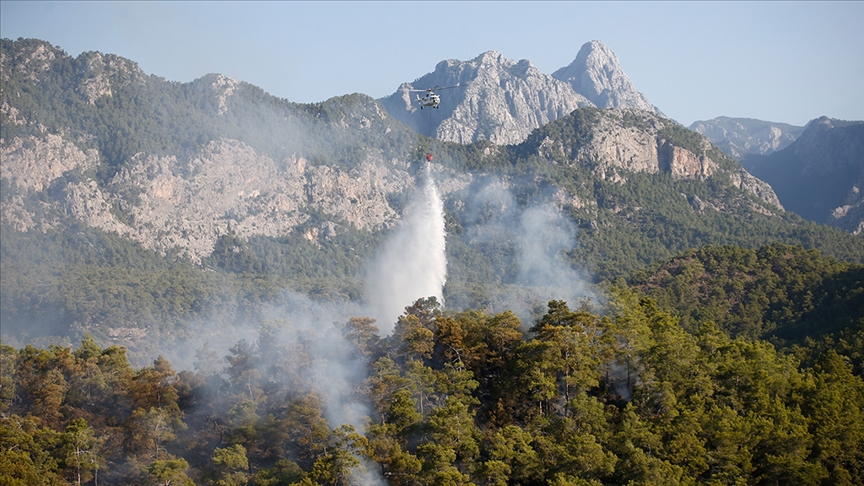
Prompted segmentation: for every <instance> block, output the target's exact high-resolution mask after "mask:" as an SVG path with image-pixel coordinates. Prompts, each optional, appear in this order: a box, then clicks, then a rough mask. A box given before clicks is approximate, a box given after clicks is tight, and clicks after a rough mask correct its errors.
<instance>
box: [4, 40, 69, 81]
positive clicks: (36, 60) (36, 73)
mask: <svg viewBox="0 0 864 486" xmlns="http://www.w3.org/2000/svg"><path fill="white" fill-rule="evenodd" d="M6 42H8V41H6ZM13 46H14V48H12V49H9V48H7V44H6V43H5V42H4V46H3V47H4V48H3V49H2V50H0V79H3V80H4V81H7V80H9V79H10V77H11V75H12V74H13V73H15V74H17V75H20V76H21V77H22V78H24V79H26V80H28V81H31V82H34V83H39V82H41V81H42V78H43V77H44V75H45V73H46V72H47V71H48V70H49V69H51V64H52V63H53V62H54V60H55V59H57V58H58V57H62V56H65V55H66V54H65V53H64V52H63V51H62V50H61V49H60V48H58V47H54V46H52V45H51V44H49V43H47V42H44V41H40V40H36V39H24V40H23V41H21V42H16V43H15V44H11V43H9V44H8V47H13Z"/></svg>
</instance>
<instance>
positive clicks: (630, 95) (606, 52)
mask: <svg viewBox="0 0 864 486" xmlns="http://www.w3.org/2000/svg"><path fill="white" fill-rule="evenodd" d="M552 77H553V78H555V79H560V80H561V81H564V82H566V83H568V84H570V86H572V87H573V90H574V91H576V92H577V93H579V94H580V95H582V96H584V97H585V98H587V99H588V101H590V102H591V103H593V104H594V106H596V107H598V108H636V109H639V110H644V111H648V112H652V113H656V114H658V115H662V113H661V112H660V110H658V109H657V108H656V107H655V106H654V105H652V104H651V103H650V102H649V101H648V98H646V97H645V95H643V94H642V93H640V92H639V91H637V90H636V86H634V85H633V82H632V81H630V78H629V77H628V76H627V75H626V74H625V73H624V70H623V69H621V64H620V63H619V62H618V56H616V55H615V53H614V52H612V50H611V49H609V48H608V47H607V46H606V45H605V44H603V43H602V42H600V41H598V40H594V41H591V42H587V43H585V44H584V45H583V46H582V48H581V49H579V53H578V54H577V55H576V59H574V60H573V62H572V63H570V65H568V66H566V67H563V68H561V69H559V70H557V71H555V72H554V73H552Z"/></svg>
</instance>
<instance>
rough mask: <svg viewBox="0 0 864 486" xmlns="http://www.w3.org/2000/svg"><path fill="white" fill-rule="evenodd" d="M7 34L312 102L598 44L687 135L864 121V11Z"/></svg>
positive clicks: (518, 13) (786, 9)
mask: <svg viewBox="0 0 864 486" xmlns="http://www.w3.org/2000/svg"><path fill="white" fill-rule="evenodd" d="M0 31H2V32H0V34H2V37H5V38H12V39H16V38H18V37H35V38H39V39H43V40H46V41H48V42H51V43H53V44H55V45H58V46H60V47H61V48H63V49H64V50H65V51H66V52H67V53H69V54H71V55H73V56H77V55H78V54H80V53H81V52H84V51H90V50H95V51H100V52H103V53H114V54H118V55H121V56H123V57H127V58H129V59H132V60H134V61H136V62H138V63H139V65H140V66H141V68H142V69H143V70H144V71H145V72H146V73H148V74H155V75H158V76H162V77H165V78H167V79H169V80H174V81H181V82H188V81H191V80H193V79H195V78H198V77H201V76H203V75H204V74H207V73H210V72H218V73H221V74H225V75H227V76H231V77H234V78H236V79H240V80H242V81H246V82H249V83H252V84H254V85H257V86H260V87H261V88H263V89H264V90H265V91H267V92H269V93H270V94H273V95H275V96H279V97H282V98H287V99H289V100H291V101H295V102H301V103H309V102H317V101H323V100H325V99H328V98H330V97H333V96H339V95H343V94H349V93H354V92H360V93H364V94H367V95H369V96H372V97H375V98H380V97H383V96H387V95H389V94H390V93H392V92H393V91H395V90H396V88H397V87H398V86H399V85H400V83H403V82H406V81H407V82H410V81H413V80H415V79H416V78H419V77H421V76H422V75H424V74H426V73H428V72H431V71H433V70H434V68H435V65H436V64H437V63H438V62H440V61H442V60H446V59H458V60H463V61H465V60H470V59H473V58H474V57H476V56H478V55H479V54H481V53H483V52H485V51H488V50H495V51H498V52H500V53H501V54H503V55H504V56H505V57H507V58H510V59H514V60H520V59H529V60H531V61H532V62H533V63H534V64H535V65H536V66H537V67H538V68H539V69H540V70H541V71H542V72H544V73H546V74H551V73H552V72H554V71H555V70H556V69H558V68H560V67H563V66H566V65H568V64H569V63H570V62H571V61H573V59H574V58H575V57H576V54H577V52H578V51H579V48H580V47H581V45H582V44H584V43H585V42H588V41H590V40H594V39H597V40H601V41H603V42H604V43H605V44H606V45H608V46H609V47H610V48H611V49H612V50H613V51H614V52H615V53H616V54H617V56H618V58H619V60H620V62H621V65H622V67H623V69H624V71H625V72H626V73H627V74H628V75H629V76H630V78H631V79H632V80H633V82H634V83H635V85H636V87H637V89H639V90H640V91H641V92H642V93H644V94H645V95H646V96H647V97H648V99H649V100H650V101H651V102H652V103H653V104H654V105H656V106H658V107H659V108H660V109H661V110H662V111H663V112H664V113H666V114H667V115H668V116H669V117H671V118H673V119H675V120H677V121H679V122H681V123H683V124H685V125H689V124H690V123H692V122H693V121H696V120H705V119H710V118H713V117H716V116H721V115H722V116H733V117H749V118H758V119H762V120H768V121H774V122H785V123H791V124H794V125H804V124H806V123H807V122H808V121H809V120H812V119H813V118H817V117H819V116H823V115H826V116H829V117H832V118H840V119H847V120H862V119H864V2H826V1H819V2H458V3H457V2H258V3H252V2H30V1H28V2H13V1H2V2H0Z"/></svg>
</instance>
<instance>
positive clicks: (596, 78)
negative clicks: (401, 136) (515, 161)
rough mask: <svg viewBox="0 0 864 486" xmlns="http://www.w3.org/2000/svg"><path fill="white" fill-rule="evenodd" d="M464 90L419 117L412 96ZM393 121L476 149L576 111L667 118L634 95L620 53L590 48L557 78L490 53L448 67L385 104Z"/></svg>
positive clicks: (517, 137)
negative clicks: (434, 90) (422, 91)
mask: <svg viewBox="0 0 864 486" xmlns="http://www.w3.org/2000/svg"><path fill="white" fill-rule="evenodd" d="M433 86H444V87H449V86H463V87H461V88H454V89H450V90H448V91H443V92H442V93H441V95H442V96H441V104H440V105H439V107H438V109H426V110H421V109H420V108H419V107H418V106H417V103H416V101H415V99H414V98H415V97H414V93H412V92H410V91H409V90H411V89H425V88H429V87H433ZM379 101H380V103H381V104H382V106H384V107H385V108H386V109H387V111H389V112H390V113H391V114H392V115H393V116H394V117H396V118H397V119H399V120H400V121H402V122H403V123H405V124H406V125H408V126H409V127H411V128H412V129H413V130H415V131H417V132H418V133H421V134H423V135H425V136H427V137H430V138H437V139H439V140H445V141H449V142H457V143H470V142H476V141H479V140H489V141H491V142H493V143H496V144H499V145H505V144H515V143H519V142H521V141H523V140H525V138H526V137H527V136H528V135H529V134H530V133H531V131H532V130H534V129H535V128H537V127H540V126H542V125H543V124H545V123H547V122H550V121H552V120H556V119H558V118H561V117H562V116H564V115H567V114H568V113H570V112H571V111H573V110H574V109H576V108H584V107H592V106H594V107H600V108H637V109H641V110H647V111H649V112H654V113H657V114H662V113H660V112H659V110H657V109H656V108H654V107H653V106H652V105H651V104H650V103H649V102H648V100H647V99H646V98H645V97H644V96H643V95H642V94H640V93H639V92H637V91H636V89H635V87H634V86H633V83H631V82H630V79H629V78H628V77H627V75H626V74H624V71H623V70H622V69H621V66H620V65H619V64H618V59H617V57H616V56H615V54H614V53H613V52H612V51H611V50H609V48H608V47H606V46H605V45H604V44H603V43H602V42H600V41H592V42H589V43H586V44H585V45H584V46H582V48H581V49H580V51H579V54H578V55H577V56H576V59H575V60H574V61H573V62H572V63H571V64H570V65H569V66H567V67H564V68H561V69H559V70H558V71H556V72H555V73H554V74H552V75H551V76H549V75H546V74H543V73H541V72H540V71H539V70H538V69H537V67H536V66H534V65H533V64H532V63H531V61H528V60H524V59H523V60H521V61H518V62H517V61H513V60H510V59H507V58H505V57H504V56H503V55H501V54H499V53H497V52H495V51H489V52H485V53H483V54H481V55H480V56H478V57H476V58H475V59H473V60H471V61H464V62H463V61H456V60H448V61H442V62H440V63H438V65H437V66H435V71H434V72H431V73H428V74H426V75H424V76H422V77H420V78H418V79H417V80H415V81H414V82H413V83H405V84H403V85H402V86H400V88H399V89H398V90H396V92H395V93H393V94H392V95H390V96H388V97H386V98H383V99H381V100H379Z"/></svg>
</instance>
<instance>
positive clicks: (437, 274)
mask: <svg viewBox="0 0 864 486" xmlns="http://www.w3.org/2000/svg"><path fill="white" fill-rule="evenodd" d="M418 179H419V180H418V186H420V187H418V188H417V190H416V192H415V194H414V197H413V198H412V200H411V202H410V203H409V205H408V207H407V209H406V210H405V215H404V219H403V224H402V226H400V227H399V228H398V229H397V230H396V231H395V232H394V233H393V234H392V235H391V236H390V237H389V238H388V239H387V241H385V242H384V245H383V246H382V249H381V251H380V253H378V255H377V256H376V257H375V258H374V260H373V261H372V263H371V265H369V267H368V271H367V276H366V290H367V298H368V301H369V305H370V307H371V312H372V315H373V317H375V319H376V320H377V325H378V328H379V329H380V330H381V334H382V335H384V336H386V335H388V334H390V332H391V331H392V330H393V327H394V325H395V322H396V320H397V319H398V317H399V316H400V315H401V314H402V313H403V311H404V310H405V307H406V306H409V305H411V304H412V303H414V301H416V300H417V299H419V298H425V297H432V296H434V297H436V298H437V299H438V301H439V302H442V303H443V299H444V295H443V290H444V283H445V281H446V280H447V255H446V247H445V245H446V235H445V232H444V203H443V202H442V201H441V196H440V194H439V193H438V188H437V187H436V186H435V181H434V180H433V178H432V172H431V166H430V164H428V163H427V164H426V166H425V168H424V170H423V174H422V175H421V177H419V178H418Z"/></svg>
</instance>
